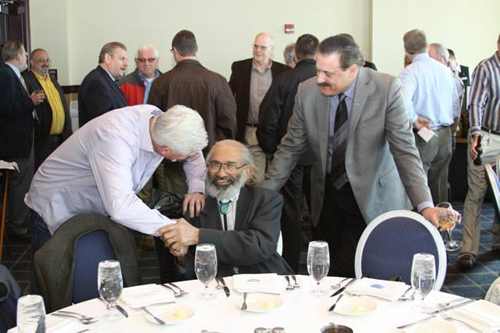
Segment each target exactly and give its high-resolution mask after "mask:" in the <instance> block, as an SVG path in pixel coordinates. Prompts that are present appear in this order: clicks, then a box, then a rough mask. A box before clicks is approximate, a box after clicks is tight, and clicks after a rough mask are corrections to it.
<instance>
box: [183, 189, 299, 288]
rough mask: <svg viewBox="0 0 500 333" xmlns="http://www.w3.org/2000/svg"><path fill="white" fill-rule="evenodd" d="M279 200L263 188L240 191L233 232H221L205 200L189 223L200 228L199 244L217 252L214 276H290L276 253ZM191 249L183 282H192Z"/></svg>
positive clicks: (213, 203)
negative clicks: (247, 274)
mask: <svg viewBox="0 0 500 333" xmlns="http://www.w3.org/2000/svg"><path fill="white" fill-rule="evenodd" d="M282 206H283V198H282V197H281V195H280V194H278V193H276V192H274V191H270V190H268V189H264V188H258V187H246V186H245V187H243V188H242V189H241V191H240V196H239V199H238V204H237V206H236V221H235V226H234V231H224V230H222V221H221V216H220V213H219V207H218V203H217V200H216V199H214V198H212V197H209V198H207V201H206V204H205V208H204V209H203V211H202V212H201V213H200V216H199V217H197V218H193V219H189V222H190V223H191V224H192V225H194V226H195V227H197V228H200V237H199V244H202V243H209V244H214V245H215V249H216V251H217V261H218V268H217V275H219V276H229V275H233V274H234V271H233V267H237V268H238V271H239V273H278V274H291V273H292V272H293V271H292V270H291V268H290V266H288V264H287V263H286V261H285V260H284V259H283V258H282V257H281V256H280V255H279V254H278V253H277V252H276V246H277V243H278V238H279V234H280V218H281V208H282ZM194 250H195V246H191V247H190V249H189V252H188V254H187V258H186V270H185V271H186V272H185V274H184V277H185V278H194V269H193V267H194V254H195V251H194Z"/></svg>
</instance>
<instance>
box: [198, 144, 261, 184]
mask: <svg viewBox="0 0 500 333" xmlns="http://www.w3.org/2000/svg"><path fill="white" fill-rule="evenodd" d="M216 147H232V148H237V149H239V150H240V152H241V155H240V160H241V163H242V164H246V165H247V167H249V168H251V169H252V173H251V175H250V177H248V179H247V184H249V185H252V184H254V183H255V175H254V172H253V170H255V162H254V160H253V157H252V154H251V153H250V150H248V148H247V147H246V146H245V145H244V144H242V143H241V142H239V141H236V140H229V139H228V140H222V141H218V142H217V143H216V144H215V145H214V146H213V147H212V149H210V152H209V153H208V155H207V157H206V158H205V159H206V161H207V163H210V162H211V161H212V155H213V151H214V149H215V148H216Z"/></svg>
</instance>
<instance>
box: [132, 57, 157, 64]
mask: <svg viewBox="0 0 500 333" xmlns="http://www.w3.org/2000/svg"><path fill="white" fill-rule="evenodd" d="M135 59H136V60H137V61H138V62H140V63H145V62H146V61H147V62H150V63H153V62H155V61H156V58H135Z"/></svg>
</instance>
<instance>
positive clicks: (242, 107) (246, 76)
mask: <svg viewBox="0 0 500 333" xmlns="http://www.w3.org/2000/svg"><path fill="white" fill-rule="evenodd" d="M252 62H253V58H250V59H245V60H240V61H235V62H233V64H232V65H231V78H230V79H229V86H230V87H231V90H232V91H233V94H234V98H235V100H236V120H237V124H238V129H237V131H236V140H238V141H243V140H244V139H245V128H246V126H247V119H248V110H249V107H250V79H251V74H252ZM289 69H290V67H288V66H287V65H284V64H282V63H279V62H276V61H273V62H272V65H271V75H272V77H273V79H274V78H275V77H276V75H278V74H280V73H282V72H284V71H286V70H289Z"/></svg>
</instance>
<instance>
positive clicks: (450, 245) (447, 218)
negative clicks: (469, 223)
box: [436, 202, 462, 251]
mask: <svg viewBox="0 0 500 333" xmlns="http://www.w3.org/2000/svg"><path fill="white" fill-rule="evenodd" d="M436 207H438V208H443V209H444V211H442V212H439V213H438V223H439V228H440V229H441V230H444V231H446V232H447V234H448V239H449V240H448V242H445V244H444V246H445V248H446V251H456V250H458V249H460V248H461V247H462V242H461V241H457V240H454V239H453V237H452V235H451V232H452V230H453V228H454V227H455V224H456V223H460V214H458V213H457V212H456V211H454V210H453V207H452V206H451V204H450V203H449V202H440V203H438V204H437V205H436Z"/></svg>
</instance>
